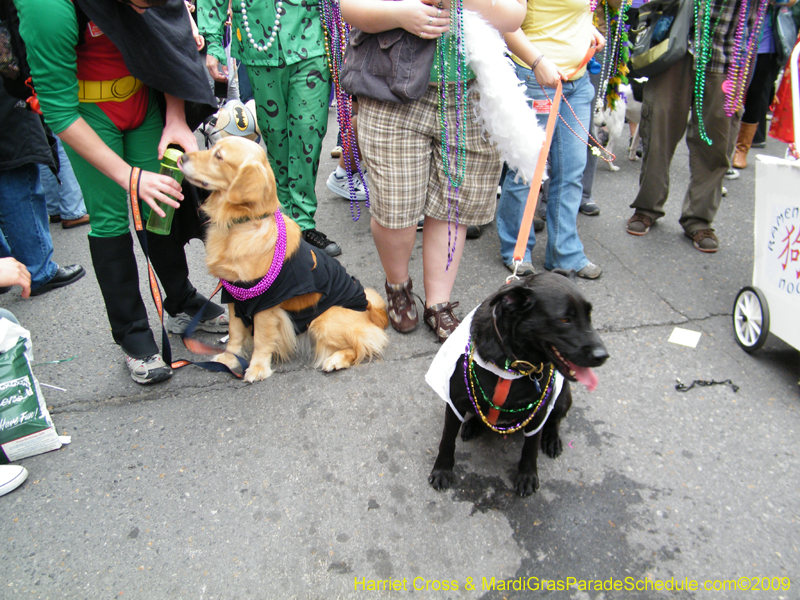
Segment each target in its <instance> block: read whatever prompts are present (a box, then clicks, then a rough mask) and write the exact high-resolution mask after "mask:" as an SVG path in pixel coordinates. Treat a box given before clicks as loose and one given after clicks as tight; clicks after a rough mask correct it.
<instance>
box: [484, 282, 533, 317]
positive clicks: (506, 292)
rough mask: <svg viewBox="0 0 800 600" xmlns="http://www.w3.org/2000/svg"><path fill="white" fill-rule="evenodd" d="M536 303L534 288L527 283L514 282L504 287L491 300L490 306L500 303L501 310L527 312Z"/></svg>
mask: <svg viewBox="0 0 800 600" xmlns="http://www.w3.org/2000/svg"><path fill="white" fill-rule="evenodd" d="M534 304H535V298H534V296H533V290H532V289H530V288H529V287H528V286H526V285H521V284H519V283H516V282H515V283H513V284H511V285H507V286H504V287H502V288H501V289H500V290H499V291H498V292H497V293H496V294H495V295H494V297H493V298H492V299H491V300H490V301H489V306H495V305H499V306H500V309H501V310H511V311H514V312H516V313H519V314H521V313H523V312H527V311H528V310H530V309H531V308H533V305H534Z"/></svg>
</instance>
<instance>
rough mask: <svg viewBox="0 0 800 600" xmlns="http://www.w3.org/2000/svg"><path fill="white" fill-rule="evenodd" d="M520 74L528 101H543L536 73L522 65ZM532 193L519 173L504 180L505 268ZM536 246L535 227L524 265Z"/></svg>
mask: <svg viewBox="0 0 800 600" xmlns="http://www.w3.org/2000/svg"><path fill="white" fill-rule="evenodd" d="M515 66H516V70H517V77H518V78H519V79H520V81H523V82H525V84H526V94H527V95H528V97H529V98H537V99H538V98H544V94H543V92H541V89H540V87H539V84H538V83H537V81H536V77H535V76H534V75H533V71H531V70H530V69H527V68H525V67H521V66H519V65H515ZM553 93H554V90H550V92H549V94H550V96H551V97H552V94H553ZM537 120H538V121H539V124H540V125H542V126H544V125H545V124H546V123H547V112H546V111H544V110H542V111H539V114H538V115H537ZM529 192H530V184H529V182H525V181H523V180H522V179H521V178H520V179H519V181H517V172H516V171H513V170H511V169H509V170H508V172H507V173H506V176H505V178H504V179H503V183H502V188H501V192H500V199H499V200H498V202H497V217H496V224H497V235H498V237H499V238H500V257H501V258H502V260H503V264H504V265H506V266H508V265H511V264H512V263H513V261H514V248H515V247H516V244H517V237H518V235H519V229H520V223H522V215H523V213H524V212H525V205H526V203H527V200H528V194H529ZM540 208H542V207H539V206H537V208H536V213H537V215H538V214H542V213H540V212H539V211H540ZM535 244H536V234H535V233H534V230H533V227H531V231H530V234H529V235H528V242H527V245H526V247H525V254H524V256H523V257H522V260H523V262H531V252H532V251H533V246H534V245H535Z"/></svg>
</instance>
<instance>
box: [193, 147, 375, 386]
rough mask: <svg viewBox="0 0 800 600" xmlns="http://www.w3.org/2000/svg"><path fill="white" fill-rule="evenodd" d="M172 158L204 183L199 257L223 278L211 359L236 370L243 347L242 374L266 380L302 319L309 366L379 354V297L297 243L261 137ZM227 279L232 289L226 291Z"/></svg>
mask: <svg viewBox="0 0 800 600" xmlns="http://www.w3.org/2000/svg"><path fill="white" fill-rule="evenodd" d="M180 166H181V169H182V170H183V172H184V174H185V176H186V179H188V180H189V181H190V182H191V183H193V184H194V185H196V186H198V187H201V188H204V189H207V190H211V191H212V194H211V195H210V197H209V198H208V200H206V202H205V204H204V205H203V211H204V212H205V213H206V214H207V215H208V216H209V220H210V223H209V228H208V234H207V237H208V239H207V240H206V264H207V265H208V270H209V272H210V273H211V274H212V275H213V276H214V277H219V278H220V279H221V280H223V283H225V282H227V283H228V285H226V287H225V289H224V290H223V301H225V302H228V303H229V304H228V308H229V309H230V315H231V316H230V320H231V323H230V339H229V340H228V345H227V347H226V349H225V352H223V353H222V354H218V355H217V356H215V357H214V359H213V360H215V361H217V362H221V363H223V364H225V365H227V366H228V367H229V368H230V369H231V370H233V371H234V372H241V366H240V365H239V362H238V360H237V358H236V355H238V356H242V357H247V355H251V356H250V366H249V367H248V369H247V371H246V372H245V373H244V379H245V381H250V382H253V381H260V380H262V379H266V378H267V377H269V376H270V375H271V374H272V359H273V357H274V358H275V359H278V360H280V359H286V358H289V357H290V356H291V355H292V354H293V353H294V352H295V350H296V347H297V338H296V336H297V334H298V333H302V332H303V331H305V330H306V328H307V330H308V332H309V334H310V335H311V339H312V345H313V347H314V351H315V359H316V360H315V366H316V367H321V368H322V369H323V370H324V371H334V370H339V369H346V368H348V367H350V366H352V365H357V364H358V363H360V362H361V361H363V360H364V359H371V358H373V357H375V356H380V355H381V354H382V352H383V349H384V347H385V346H386V343H387V342H388V336H387V335H386V332H385V331H384V329H386V327H387V326H388V324H389V319H388V316H387V314H386V304H385V302H384V300H383V298H382V297H381V296H380V295H379V294H378V293H377V292H376V291H375V290H372V289H366V290H365V289H364V288H362V287H361V284H360V283H358V280H356V279H355V278H352V277H350V276H349V275H348V274H347V272H346V271H345V270H344V267H342V266H341V265H340V264H339V262H338V261H336V260H335V259H333V258H330V257H329V256H328V255H327V254H325V252H324V251H322V250H317V249H316V248H314V247H312V246H310V245H309V244H308V243H307V242H305V241H304V240H303V239H302V236H301V233H300V227H299V226H298V225H297V224H296V223H295V222H294V221H292V220H291V219H289V218H288V217H283V216H282V215H281V214H280V213H278V209H279V208H280V204H279V203H278V196H277V193H276V186H275V176H274V175H273V173H272V169H271V168H270V165H269V162H268V161H267V155H266V153H265V152H264V150H263V149H262V148H261V146H259V145H258V144H256V143H255V142H252V141H250V140H247V139H244V138H241V137H227V138H224V139H222V140H220V141H219V142H217V144H215V145H214V146H213V147H212V148H211V149H209V150H204V151H200V152H190V153H188V154H185V155H183V157H182V158H181V162H180ZM276 213H278V214H276ZM279 220H282V222H283V224H284V226H285V251H284V252H285V256H284V259H283V262H282V263H281V262H280V259H278V260H276V261H275V263H274V264H273V257H274V255H275V254H276V251H277V253H278V256H279V257H280V254H281V251H282V247H283V244H282V243H281V242H280V240H279V238H280V237H281V236H280V235H279V232H280V229H281V227H280V223H279ZM276 272H278V275H277V277H275V278H274V281H272V280H270V277H274V276H275V273H276ZM265 283H266V284H267V286H268V287H267V289H266V290H265V291H263V293H262V294H260V295H258V296H256V297H255V298H250V297H245V298H244V299H242V298H240V299H236V298H235V297H234V296H235V295H236V294H238V295H239V296H241V295H242V294H243V293H245V294H250V295H252V290H251V288H253V289H255V290H260V289H261V288H263V287H264V285H265ZM270 283H271V284H270ZM230 284H233V285H235V286H236V288H237V289H234V290H233V291H231V288H230V287H229V285H230ZM242 290H244V292H242Z"/></svg>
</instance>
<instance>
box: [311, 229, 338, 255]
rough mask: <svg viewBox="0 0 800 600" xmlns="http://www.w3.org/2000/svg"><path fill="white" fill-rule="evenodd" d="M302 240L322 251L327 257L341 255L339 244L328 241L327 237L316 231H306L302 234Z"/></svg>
mask: <svg viewBox="0 0 800 600" xmlns="http://www.w3.org/2000/svg"><path fill="white" fill-rule="evenodd" d="M303 239H304V240H305V241H307V242H308V243H309V244H311V245H312V246H314V247H315V248H319V249H320V250H324V251H325V254H327V255H328V256H339V255H340V254H341V253H342V249H341V248H340V247H339V244H337V243H336V242H334V241H333V240H329V239H328V236H327V235H325V234H324V233H322V232H321V231H317V230H316V229H306V230H305V231H304V232H303Z"/></svg>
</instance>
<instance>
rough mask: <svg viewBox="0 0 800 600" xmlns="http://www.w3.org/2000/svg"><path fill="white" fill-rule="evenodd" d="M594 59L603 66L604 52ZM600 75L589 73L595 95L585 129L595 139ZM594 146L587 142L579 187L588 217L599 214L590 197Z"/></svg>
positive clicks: (592, 185)
mask: <svg viewBox="0 0 800 600" xmlns="http://www.w3.org/2000/svg"><path fill="white" fill-rule="evenodd" d="M595 58H596V59H597V61H598V62H599V63H600V64H603V60H604V58H605V51H603V52H601V53H600V54H598V55H596V56H595ZM600 75H601V73H589V81H591V82H592V86H593V87H594V89H595V93H594V98H593V99H592V106H591V113H590V117H589V123H588V125H587V129H589V131H590V132H591V134H592V137H593V138H595V139H596V138H597V127H596V126H595V124H594V111H595V107H596V106H597V102H598V100H600V102H601V103H602V102H603V101H604V98H603V93H604V90H600ZM595 145H596V144H595V143H594V141H593V140H589V145H588V146H586V167H585V168H584V169H583V177H582V178H581V187H582V188H583V191H582V193H581V207H580V211H581V212H582V213H583V214H585V215H590V216H594V215H599V214H600V207H599V206H598V205H597V202H595V200H594V196H593V195H592V187H594V175H595V172H596V171H597V155H596V154H595V153H594V152H592V146H595Z"/></svg>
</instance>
